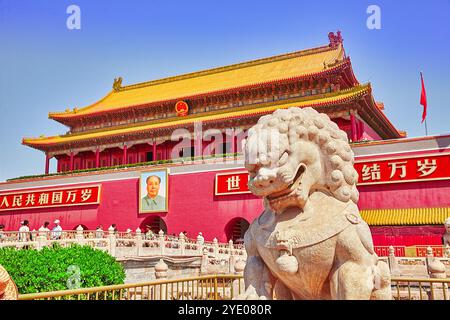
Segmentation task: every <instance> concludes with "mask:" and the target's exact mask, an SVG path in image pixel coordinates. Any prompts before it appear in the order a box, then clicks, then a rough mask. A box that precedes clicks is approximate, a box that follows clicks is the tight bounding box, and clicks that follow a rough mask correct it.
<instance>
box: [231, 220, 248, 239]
mask: <svg viewBox="0 0 450 320" xmlns="http://www.w3.org/2000/svg"><path fill="white" fill-rule="evenodd" d="M249 226H250V223H249V222H248V221H247V220H245V219H244V218H234V219H232V220H230V221H229V222H228V223H227V225H226V226H225V234H226V236H227V241H230V239H231V240H233V242H234V243H244V235H245V232H246V231H247V229H248V227H249Z"/></svg>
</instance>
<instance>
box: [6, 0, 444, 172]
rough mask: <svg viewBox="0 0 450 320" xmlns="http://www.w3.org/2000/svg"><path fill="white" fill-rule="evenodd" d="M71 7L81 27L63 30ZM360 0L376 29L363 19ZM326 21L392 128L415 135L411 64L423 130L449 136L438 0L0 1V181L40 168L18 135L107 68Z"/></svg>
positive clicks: (265, 44) (219, 47)
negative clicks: (370, 10) (373, 10)
mask: <svg viewBox="0 0 450 320" xmlns="http://www.w3.org/2000/svg"><path fill="white" fill-rule="evenodd" d="M71 4H76V5H78V6H79V7H80V9H81V30H69V29H68V28H67V27H66V19H67V18H68V14H67V13H66V8H67V7H68V6H69V5H71ZM371 4H374V5H378V6H379V7H380V9H381V29H380V30H370V29H368V28H367V26H366V20H367V18H368V16H369V15H368V14H367V13H366V10H367V7H368V6H369V5H371ZM337 29H339V30H341V31H342V34H343V37H344V46H345V48H346V52H347V54H348V55H349V56H350V57H351V59H352V63H353V68H354V71H355V74H356V76H357V78H358V79H359V81H360V82H367V81H370V82H371V83H372V86H373V93H374V96H375V98H376V99H377V100H379V101H383V102H384V103H385V107H386V110H385V112H386V114H387V115H388V117H389V118H390V119H391V120H392V122H393V123H394V124H395V125H396V126H397V127H398V128H399V129H401V130H406V131H407V132H408V135H409V136H410V137H413V136H422V135H424V133H425V130H424V126H423V125H421V124H420V118H421V112H422V108H421V106H420V105H419V97H420V78H419V71H421V70H422V71H423V73H424V78H425V84H426V87H427V95H428V105H429V111H428V118H427V121H428V131H429V134H445V133H450V129H449V120H450V102H449V101H450V80H449V74H450V0H433V1H410V0H409V1H406V0H403V1H378V0H374V1H327V0H322V1H299V0H296V1H287V0H278V1H276V2H275V1H263V0H258V1H242V0H240V1H237V0H228V1H211V0H209V1H195V0H191V1H167V0H166V1H148V0H147V1H144V0H142V1H138V0H130V1H106V0H72V1H65V0H58V1H54V0H53V1H52V0H39V1H38V0H35V1H31V0H22V1H16V0H0V112H1V117H0V137H1V138H0V139H1V140H0V141H1V150H2V154H1V157H0V161H1V162H0V180H4V179H7V178H11V177H16V176H22V175H29V174H39V173H42V172H43V171H44V155H43V153H41V152H40V151H37V150H34V149H31V148H28V147H25V146H22V145H21V139H22V137H34V136H39V135H41V134H45V135H55V134H62V133H65V132H66V131H67V130H68V129H67V128H66V127H64V126H63V125H61V124H58V123H57V122H54V121H52V120H49V119H48V118H47V116H48V112H49V111H63V110H65V109H66V108H73V107H75V106H85V105H87V104H90V103H92V102H94V101H97V100H98V99H99V98H101V97H103V96H104V95H105V94H106V93H107V92H109V90H110V89H111V86H112V83H113V79H114V77H117V76H122V77H123V79H124V80H123V84H130V83H135V82H140V81H146V80H151V79H157V78H161V77H165V76H171V75H176V74H180V73H186V72H191V71H196V70H201V69H205V68H210V67H215V66H222V65H227V64H231V63H236V62H240V61H245V60H252V59H256V58H260V57H266V56H270V55H275V54H281V53H284V52H290V51H295V50H301V49H305V48H309V47H314V46H319V45H323V44H327V43H328V38H327V34H328V32H329V31H335V30H337ZM52 167H53V170H54V168H55V161H54V160H53V163H52Z"/></svg>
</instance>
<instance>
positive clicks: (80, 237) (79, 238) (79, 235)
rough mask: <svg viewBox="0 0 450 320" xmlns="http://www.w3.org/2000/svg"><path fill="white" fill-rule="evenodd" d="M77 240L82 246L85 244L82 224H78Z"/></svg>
mask: <svg viewBox="0 0 450 320" xmlns="http://www.w3.org/2000/svg"><path fill="white" fill-rule="evenodd" d="M75 241H76V243H77V244H79V245H80V246H82V245H83V244H84V235H83V227H82V226H81V225H78V227H77V229H76V233H75Z"/></svg>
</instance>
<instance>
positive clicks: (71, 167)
mask: <svg viewBox="0 0 450 320" xmlns="http://www.w3.org/2000/svg"><path fill="white" fill-rule="evenodd" d="M69 170H70V171H72V170H73V152H71V153H70V166H69Z"/></svg>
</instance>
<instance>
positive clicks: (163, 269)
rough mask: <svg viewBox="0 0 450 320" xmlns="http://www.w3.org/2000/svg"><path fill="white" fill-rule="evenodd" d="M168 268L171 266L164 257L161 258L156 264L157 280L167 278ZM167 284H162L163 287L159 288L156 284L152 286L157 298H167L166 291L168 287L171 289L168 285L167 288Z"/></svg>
mask: <svg viewBox="0 0 450 320" xmlns="http://www.w3.org/2000/svg"><path fill="white" fill-rule="evenodd" d="M168 270H169V266H168V265H167V264H166V263H165V262H164V260H163V259H159V261H158V263H157V264H156V265H155V278H156V279H157V280H164V279H167V271H168ZM167 285H168V284H161V286H162V288H161V289H159V288H157V287H156V286H154V287H152V288H151V289H152V290H155V292H154V294H155V300H166V291H167V289H169V288H168V287H167V288H166V286H167ZM158 289H159V290H158ZM149 294H150V293H149ZM168 294H169V295H171V293H170V292H168Z"/></svg>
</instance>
